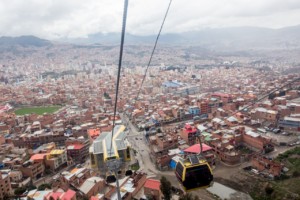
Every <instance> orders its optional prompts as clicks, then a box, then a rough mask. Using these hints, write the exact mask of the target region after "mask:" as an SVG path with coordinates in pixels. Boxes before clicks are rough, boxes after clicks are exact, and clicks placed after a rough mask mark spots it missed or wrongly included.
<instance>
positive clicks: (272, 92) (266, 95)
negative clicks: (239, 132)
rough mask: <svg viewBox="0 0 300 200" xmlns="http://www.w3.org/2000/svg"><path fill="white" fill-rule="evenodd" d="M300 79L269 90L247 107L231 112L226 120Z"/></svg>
mask: <svg viewBox="0 0 300 200" xmlns="http://www.w3.org/2000/svg"><path fill="white" fill-rule="evenodd" d="M299 80H300V78H296V79H294V80H292V81H290V82H289V83H287V84H284V85H283V86H281V87H278V88H275V89H274V90H273V91H271V92H269V93H267V94H265V95H263V96H262V97H261V98H259V99H257V100H255V101H254V102H252V103H250V104H249V105H247V106H246V107H243V108H241V109H239V110H237V111H235V112H234V113H233V114H231V115H230V116H229V117H226V118H225V120H226V119H228V118H230V117H232V116H234V115H235V114H237V113H239V112H240V111H242V110H245V109H248V108H250V107H252V106H253V105H254V104H256V103H257V102H259V101H261V100H263V99H264V98H266V97H268V96H269V95H271V94H274V93H275V92H277V91H279V90H281V89H283V88H285V87H286V86H288V85H290V84H292V83H294V82H297V81H299Z"/></svg>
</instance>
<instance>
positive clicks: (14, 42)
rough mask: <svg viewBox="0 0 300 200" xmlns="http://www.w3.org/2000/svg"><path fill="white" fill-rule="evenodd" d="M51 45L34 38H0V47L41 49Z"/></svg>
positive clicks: (46, 41)
mask: <svg viewBox="0 0 300 200" xmlns="http://www.w3.org/2000/svg"><path fill="white" fill-rule="evenodd" d="M51 44H52V43H51V42H50V41H48V40H44V39H40V38H38V37H35V36H31V35H29V36H20V37H6V36H3V37H0V47H4V48H5V47H10V46H22V47H32V46H35V47H43V46H49V45H51Z"/></svg>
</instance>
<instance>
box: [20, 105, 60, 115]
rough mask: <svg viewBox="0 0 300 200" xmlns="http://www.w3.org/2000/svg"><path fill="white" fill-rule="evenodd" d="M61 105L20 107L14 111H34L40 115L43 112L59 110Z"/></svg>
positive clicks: (21, 113) (23, 112)
mask: <svg viewBox="0 0 300 200" xmlns="http://www.w3.org/2000/svg"><path fill="white" fill-rule="evenodd" d="M60 108H61V106H47V107H26V108H20V109H17V110H16V111H15V113H16V115H26V114H31V113H36V114H38V115H42V114H44V113H54V112H55V111H57V110H59V109H60Z"/></svg>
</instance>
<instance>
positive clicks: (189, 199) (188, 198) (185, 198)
mask: <svg viewBox="0 0 300 200" xmlns="http://www.w3.org/2000/svg"><path fill="white" fill-rule="evenodd" d="M179 200H199V197H198V196H193V195H192V194H191V193H186V194H185V195H182V196H181V197H180V198H179Z"/></svg>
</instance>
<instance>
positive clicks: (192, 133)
mask: <svg viewBox="0 0 300 200" xmlns="http://www.w3.org/2000/svg"><path fill="white" fill-rule="evenodd" d="M197 131H198V130H197V128H196V127H194V126H192V125H190V124H185V126H184V128H183V129H182V130H181V132H180V136H181V137H182V139H183V140H184V141H185V142H186V143H187V144H189V145H193V144H195V141H196V134H197Z"/></svg>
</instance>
